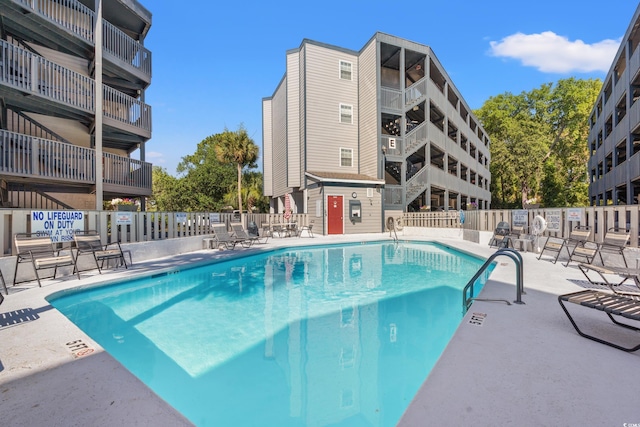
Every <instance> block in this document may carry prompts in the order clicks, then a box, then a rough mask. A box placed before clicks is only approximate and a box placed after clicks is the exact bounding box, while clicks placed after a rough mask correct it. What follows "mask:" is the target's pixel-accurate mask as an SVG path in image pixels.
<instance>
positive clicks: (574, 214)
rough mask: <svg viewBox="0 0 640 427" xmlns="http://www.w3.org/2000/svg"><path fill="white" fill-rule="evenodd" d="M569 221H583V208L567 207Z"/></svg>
mask: <svg viewBox="0 0 640 427" xmlns="http://www.w3.org/2000/svg"><path fill="white" fill-rule="evenodd" d="M567 221H578V222H580V221H582V209H581V208H567Z"/></svg>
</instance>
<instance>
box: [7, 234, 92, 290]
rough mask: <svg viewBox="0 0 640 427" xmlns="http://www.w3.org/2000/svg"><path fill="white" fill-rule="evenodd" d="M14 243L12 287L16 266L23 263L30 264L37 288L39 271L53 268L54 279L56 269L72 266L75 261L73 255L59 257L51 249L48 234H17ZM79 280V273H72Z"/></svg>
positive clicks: (14, 282)
mask: <svg viewBox="0 0 640 427" xmlns="http://www.w3.org/2000/svg"><path fill="white" fill-rule="evenodd" d="M14 243H15V245H16V252H17V253H16V269H15V271H14V272H13V286H15V285H16V283H21V282H16V277H17V275H18V266H19V265H20V264H22V263H23V262H31V265H33V270H34V271H35V273H36V280H37V281H38V286H39V287H42V284H41V283H40V275H39V274H38V271H39V270H45V269H51V268H53V269H54V270H53V278H54V279H55V278H56V275H57V274H58V267H66V266H74V267H75V264H76V262H75V259H74V258H73V253H70V254H69V255H60V251H57V250H55V249H54V247H53V242H51V237H50V236H49V235H48V234H42V233H17V234H16V235H15V236H14ZM74 273H76V274H77V276H78V279H80V272H76V271H74ZM30 281H31V280H23V282H30Z"/></svg>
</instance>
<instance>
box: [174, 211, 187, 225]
mask: <svg viewBox="0 0 640 427" xmlns="http://www.w3.org/2000/svg"><path fill="white" fill-rule="evenodd" d="M176 223H178V224H186V223H187V213H186V212H176Z"/></svg>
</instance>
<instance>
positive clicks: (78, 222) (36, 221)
mask: <svg viewBox="0 0 640 427" xmlns="http://www.w3.org/2000/svg"><path fill="white" fill-rule="evenodd" d="M75 230H83V231H84V213H82V212H81V211H31V232H32V233H46V234H48V235H49V236H51V241H52V242H54V243H60V242H71V241H73V233H74V231H75Z"/></svg>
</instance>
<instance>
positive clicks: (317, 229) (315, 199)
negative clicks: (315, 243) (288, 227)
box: [307, 187, 325, 234]
mask: <svg viewBox="0 0 640 427" xmlns="http://www.w3.org/2000/svg"><path fill="white" fill-rule="evenodd" d="M307 196H308V197H309V200H308V202H307V203H308V205H307V207H308V211H307V213H308V214H309V221H313V232H314V233H318V234H325V223H324V222H325V221H324V218H325V217H324V215H325V208H324V203H325V201H324V197H323V192H322V187H311V188H309V189H308V191H307ZM318 203H320V216H318V215H317V206H318Z"/></svg>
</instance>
